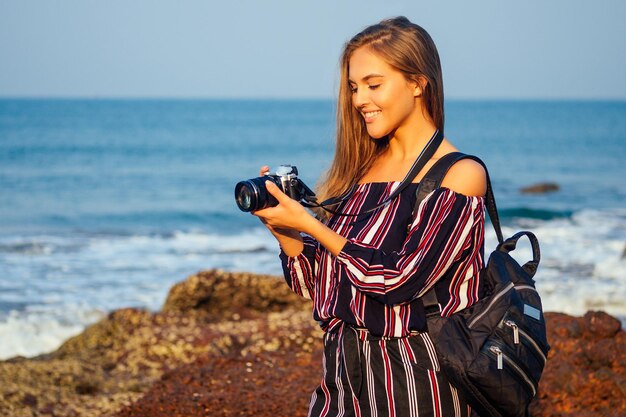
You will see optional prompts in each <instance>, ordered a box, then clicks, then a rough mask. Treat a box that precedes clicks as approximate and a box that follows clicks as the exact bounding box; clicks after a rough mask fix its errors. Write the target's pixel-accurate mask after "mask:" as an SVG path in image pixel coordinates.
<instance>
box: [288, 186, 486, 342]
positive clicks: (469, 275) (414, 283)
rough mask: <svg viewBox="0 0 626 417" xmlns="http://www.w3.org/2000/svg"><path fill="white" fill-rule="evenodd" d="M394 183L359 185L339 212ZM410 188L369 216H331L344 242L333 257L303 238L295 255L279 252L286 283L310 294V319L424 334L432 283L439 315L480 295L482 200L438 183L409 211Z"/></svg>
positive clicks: (370, 202) (362, 204) (360, 207)
mask: <svg viewBox="0 0 626 417" xmlns="http://www.w3.org/2000/svg"><path fill="white" fill-rule="evenodd" d="M398 185H399V182H389V183H366V184H359V185H358V186H357V188H356V191H355V192H354V193H353V194H352V196H351V197H350V198H349V199H348V200H347V201H346V202H344V203H342V204H341V205H340V207H338V209H339V211H341V212H343V213H349V214H357V213H360V212H363V211H365V210H367V209H368V208H371V207H374V206H375V205H377V204H378V203H379V202H381V201H383V200H384V199H385V198H386V197H387V196H389V195H390V194H391V193H392V192H393V190H394V189H395V188H397V187H398ZM416 190H417V184H411V185H410V186H409V187H408V188H407V189H405V190H404V191H403V192H402V193H401V194H400V195H399V196H398V197H397V198H396V199H394V200H393V201H392V202H391V203H389V204H387V205H386V206H384V207H382V208H380V209H378V210H376V211H374V212H373V213H371V214H369V215H362V216H359V217H357V218H355V217H349V216H333V217H331V219H330V220H329V222H328V226H329V227H330V228H331V229H333V230H334V231H336V232H337V233H339V234H340V235H342V236H344V237H346V238H347V239H348V243H346V245H345V246H344V247H343V249H342V251H341V252H340V253H339V255H338V256H337V257H335V256H333V255H332V254H330V253H329V252H328V251H327V250H326V249H325V248H324V247H322V246H321V245H319V244H318V243H317V242H316V241H315V240H314V239H312V238H311V237H310V236H305V237H304V242H305V249H304V251H303V253H302V254H300V255H299V256H297V257H293V258H291V257H287V256H286V255H285V254H284V253H281V259H282V260H283V269H284V272H285V279H286V280H287V283H288V284H289V286H290V287H291V288H292V289H293V290H294V291H295V292H296V293H298V294H300V295H302V296H304V297H307V298H312V299H313V310H314V317H315V319H316V320H318V321H319V322H321V324H322V327H323V328H324V329H325V330H332V329H333V328H335V327H336V326H338V325H339V324H341V323H347V324H351V325H355V326H359V327H365V328H367V329H368V330H369V331H370V332H372V334H374V335H377V336H385V337H404V336H407V335H408V334H409V333H410V332H411V331H413V330H417V331H422V330H424V329H425V317H424V311H423V306H422V304H421V301H420V300H419V297H420V296H421V295H423V294H424V293H425V292H426V291H428V290H429V289H430V288H432V287H433V286H434V285H435V284H437V288H438V297H439V299H440V301H442V303H443V304H442V307H443V314H444V315H450V314H452V313H454V312H456V311H459V310H461V309H463V308H466V307H468V306H470V305H472V304H474V303H475V302H476V301H477V300H478V289H479V271H480V270H481V269H482V267H483V252H484V249H483V247H484V244H483V243H484V224H485V202H484V197H475V196H466V195H463V194H459V193H457V192H455V191H453V190H450V189H448V188H445V187H443V188H438V189H436V190H434V191H433V192H431V193H430V194H428V195H427V196H426V198H425V199H424V200H423V201H422V202H421V203H420V205H419V207H418V209H417V211H416V213H413V209H414V207H413V205H414V203H415V191H416ZM444 288H445V289H447V291H445V290H443V289H444ZM443 293H447V297H442V295H443Z"/></svg>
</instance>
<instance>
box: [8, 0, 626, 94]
mask: <svg viewBox="0 0 626 417" xmlns="http://www.w3.org/2000/svg"><path fill="white" fill-rule="evenodd" d="M398 15H404V16H407V17H408V18H409V19H410V20H412V21H413V22H415V23H417V24H419V25H421V26H422V27H424V28H425V29H426V30H427V31H428V32H429V33H430V35H431V36H432V38H433V39H434V41H435V43H436V45H437V48H438V50H439V54H440V57H441V61H442V66H443V75H444V86H445V94H446V97H447V98H453V99H470V100H481V99H617V100H624V99H626V76H624V74H626V71H625V68H626V23H625V22H626V1H623V0H596V1H591V0H582V1H581V0H524V1H512V0H485V1H483V0H474V1H467V0H451V1H446V0H430V1H420V0H410V1H400V0H387V1H381V0H378V1H373V0H333V1H331V0H328V1H327V0H317V1H298V0H257V1H252V0H230V1H209V0H204V1H201V0H178V1H161V0H107V1H94V0H65V1H64V0H56V1H52V0H38V1H35V0H0V97H86V98H105V97H120V98H161V97H162V98H170V97H171V98H277V99H280V98H332V97H334V96H335V94H336V93H335V92H336V90H337V84H338V59H339V55H340V53H341V48H342V46H343V44H344V43H345V42H346V41H347V40H349V39H350V38H351V37H352V36H353V35H355V34H356V33H358V32H359V31H360V30H362V29H363V28H364V27H366V26H368V25H370V24H373V23H376V22H378V21H380V20H381V19H384V18H388V17H393V16H398Z"/></svg>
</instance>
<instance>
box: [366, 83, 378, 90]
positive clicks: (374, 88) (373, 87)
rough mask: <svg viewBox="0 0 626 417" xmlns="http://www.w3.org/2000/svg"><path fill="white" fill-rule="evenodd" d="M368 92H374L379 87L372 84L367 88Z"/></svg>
mask: <svg viewBox="0 0 626 417" xmlns="http://www.w3.org/2000/svg"><path fill="white" fill-rule="evenodd" d="M368 87H369V89H370V90H376V89H377V88H378V87H380V84H374V85H370V86H368Z"/></svg>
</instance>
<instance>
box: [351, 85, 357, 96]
mask: <svg viewBox="0 0 626 417" xmlns="http://www.w3.org/2000/svg"><path fill="white" fill-rule="evenodd" d="M350 91H351V92H352V94H354V93H356V87H355V86H353V85H351V86H350Z"/></svg>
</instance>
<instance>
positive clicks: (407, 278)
mask: <svg viewBox="0 0 626 417" xmlns="http://www.w3.org/2000/svg"><path fill="white" fill-rule="evenodd" d="M484 220H485V214H484V197H475V196H466V195H463V194H459V193H457V192H455V191H453V190H450V189H449V188H445V187H441V188H438V189H436V190H434V191H433V192H431V193H430V194H429V195H428V196H426V198H425V199H424V200H423V201H422V202H421V204H420V206H419V208H418V210H417V214H416V217H415V219H414V221H413V222H412V223H411V225H410V227H409V230H408V233H407V237H406V240H405V241H404V243H403V245H402V248H401V249H400V250H399V251H397V252H388V253H387V252H384V251H383V250H381V249H378V248H375V247H373V246H371V245H368V244H365V243H361V242H358V241H356V240H355V239H350V240H349V241H348V242H347V243H346V244H345V246H344V247H343V249H342V250H341V252H340V253H339V255H338V256H337V261H338V262H339V263H340V264H341V265H342V267H343V268H344V270H345V272H346V273H345V274H344V275H345V276H346V277H347V278H348V279H349V280H350V282H351V283H352V285H353V286H355V287H356V288H357V289H358V290H360V291H362V292H364V293H366V294H367V295H369V296H371V297H373V298H375V299H377V300H378V301H380V302H383V303H385V304H388V305H393V304H401V303H405V302H409V301H411V300H413V299H415V298H417V297H419V296H421V295H423V294H424V293H425V292H426V291H427V290H428V289H430V288H431V287H432V286H433V284H434V283H435V282H437V280H438V279H439V278H441V277H442V276H443V274H444V273H445V272H446V271H447V269H448V268H449V267H450V265H451V264H452V263H453V262H454V261H455V260H456V258H457V256H458V255H459V254H460V253H461V252H462V251H464V250H465V249H467V248H468V247H469V245H472V244H476V242H475V238H474V237H475V236H476V235H477V234H479V235H481V236H482V230H483V229H484ZM477 228H483V229H480V230H478V229H477ZM477 232H478V233H477Z"/></svg>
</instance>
